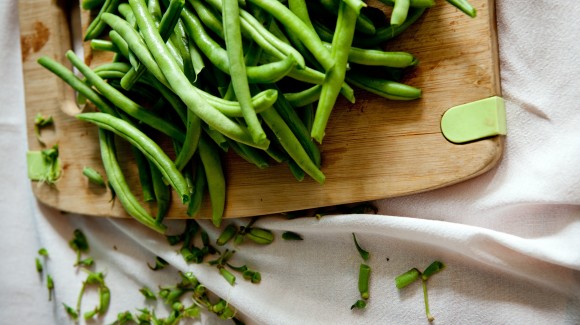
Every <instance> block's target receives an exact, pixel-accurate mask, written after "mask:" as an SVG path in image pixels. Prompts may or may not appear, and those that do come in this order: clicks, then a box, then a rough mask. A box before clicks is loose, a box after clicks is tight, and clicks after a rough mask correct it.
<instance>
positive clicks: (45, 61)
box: [38, 56, 117, 115]
mask: <svg viewBox="0 0 580 325" xmlns="http://www.w3.org/2000/svg"><path fill="white" fill-rule="evenodd" d="M38 63H39V64H40V65H42V66H43V67H45V68H46V69H47V70H49V71H50V72H52V73H54V74H55V75H57V76H58V77H59V78H61V79H62V80H63V81H64V82H66V83H67V84H68V85H69V86H71V87H72V88H73V89H74V90H76V91H78V92H79V93H80V94H82V95H83V96H84V97H85V98H87V99H88V100H90V101H91V102H92V103H93V104H95V106H97V108H98V109H99V110H100V111H101V112H104V113H107V114H111V115H117V113H116V112H115V108H114V107H113V106H111V105H110V104H109V103H108V102H107V101H106V100H105V99H103V98H102V97H101V95H99V94H98V93H97V92H96V91H94V90H93V89H92V88H91V87H89V86H88V85H87V84H85V83H84V82H83V81H82V80H81V79H79V78H78V77H77V76H75V74H74V73H73V72H72V71H70V70H69V69H68V68H66V67H65V66H63V65H62V64H60V63H58V62H56V61H54V60H53V59H51V58H49V57H47V56H43V57H41V58H39V59H38Z"/></svg>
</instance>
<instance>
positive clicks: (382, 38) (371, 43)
mask: <svg viewBox="0 0 580 325" xmlns="http://www.w3.org/2000/svg"><path fill="white" fill-rule="evenodd" d="M424 12H425V8H411V9H409V14H408V15H407V19H406V20H405V22H404V23H402V24H401V25H399V26H387V27H381V28H378V29H377V32H376V33H375V35H373V36H370V37H366V36H360V37H357V38H356V39H354V40H353V45H354V46H358V47H364V48H370V47H375V46H377V45H380V44H381V43H384V42H386V41H388V40H390V39H393V38H395V37H396V36H399V35H400V34H401V33H402V32H404V31H405V30H406V29H407V28H409V26H411V25H412V24H413V23H415V22H416V21H417V20H418V19H419V17H421V16H422V15H423V13H424Z"/></svg>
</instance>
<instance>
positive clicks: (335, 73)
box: [311, 1, 364, 143]
mask: <svg viewBox="0 0 580 325" xmlns="http://www.w3.org/2000/svg"><path fill="white" fill-rule="evenodd" d="M360 2H361V3H363V2H362V1H360ZM363 4H364V3H363ZM361 6H362V5H361ZM359 12H360V8H359V11H356V10H354V9H352V8H351V7H350V6H348V5H347V4H346V3H345V2H341V3H340V8H339V10H338V18H337V23H336V25H337V26H336V32H335V34H334V37H333V40H332V50H331V57H332V58H333V59H334V61H335V62H336V65H335V66H334V67H333V69H331V70H330V71H327V73H326V78H325V79H324V83H323V84H322V91H321V92H320V100H319V101H318V107H317V108H316V115H315V116H314V124H313V126H312V132H311V135H312V137H313V138H314V139H315V140H316V141H318V143H322V139H323V138H324V134H325V129H326V124H327V123H328V119H329V118H330V114H331V112H332V109H333V107H334V104H335V103H336V99H337V97H338V94H339V92H340V87H341V85H342V84H343V83H344V78H345V74H346V66H347V62H348V53H349V51H350V47H351V45H352V40H353V38H354V31H355V23H356V18H357V17H358V15H359Z"/></svg>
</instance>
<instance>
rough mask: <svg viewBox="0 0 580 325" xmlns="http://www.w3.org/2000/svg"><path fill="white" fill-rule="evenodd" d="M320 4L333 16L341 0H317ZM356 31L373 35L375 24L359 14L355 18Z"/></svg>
mask: <svg viewBox="0 0 580 325" xmlns="http://www.w3.org/2000/svg"><path fill="white" fill-rule="evenodd" d="M319 2H320V4H322V6H323V7H324V8H325V9H326V10H327V11H328V12H330V13H332V14H334V16H338V7H339V6H340V2H342V0H319ZM355 26H356V27H355V28H356V31H357V32H360V33H362V34H367V35H374V34H375V33H376V32H377V30H376V28H375V24H374V23H373V22H372V21H371V20H370V19H369V18H368V17H366V16H364V15H359V16H358V17H357V19H356V25H355Z"/></svg>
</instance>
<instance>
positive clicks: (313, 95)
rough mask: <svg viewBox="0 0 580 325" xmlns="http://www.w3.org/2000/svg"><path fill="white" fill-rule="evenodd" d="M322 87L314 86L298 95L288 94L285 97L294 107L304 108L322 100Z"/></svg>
mask: <svg viewBox="0 0 580 325" xmlns="http://www.w3.org/2000/svg"><path fill="white" fill-rule="evenodd" d="M321 90H322V86H321V85H314V86H312V87H310V88H308V89H305V90H303V91H300V92H297V93H286V94H284V97H285V98H286V100H287V101H288V102H289V103H290V104H291V105H292V106H294V107H302V106H306V105H308V104H312V103H314V102H316V101H317V100H318V99H319V98H320V91H321Z"/></svg>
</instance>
